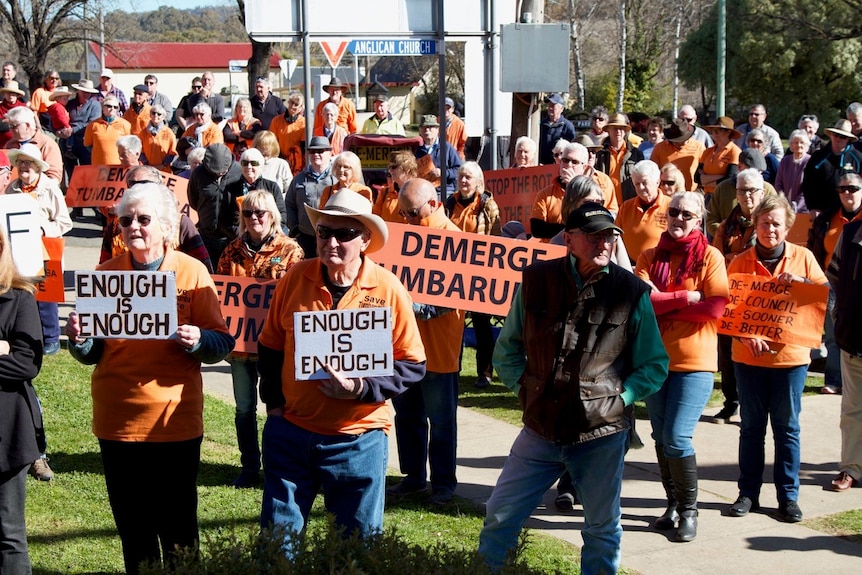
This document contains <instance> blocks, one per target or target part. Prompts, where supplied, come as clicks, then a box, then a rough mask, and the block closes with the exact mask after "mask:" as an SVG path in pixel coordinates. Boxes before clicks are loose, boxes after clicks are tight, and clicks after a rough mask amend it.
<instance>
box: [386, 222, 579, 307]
mask: <svg viewBox="0 0 862 575" xmlns="http://www.w3.org/2000/svg"><path fill="white" fill-rule="evenodd" d="M386 225H387V226H388V227H389V241H387V242H386V246H384V248H383V249H381V250H380V251H378V252H374V253H373V254H371V257H372V259H373V260H374V261H376V262H377V263H379V264H380V265H382V266H383V267H385V268H386V269H388V270H389V271H391V272H392V273H394V274H395V276H396V277H398V279H399V280H400V281H401V283H403V284H404V286H405V287H406V288H407V291H409V292H410V294H411V295H412V296H413V299H414V300H416V301H417V302H421V303H424V304H432V305H440V306H444V307H450V308H455V309H461V310H465V311H476V312H482V313H487V314H492V315H506V314H507V313H509V306H510V305H511V302H512V298H513V297H514V296H515V290H516V289H517V287H518V286H519V285H520V284H521V272H523V271H524V268H526V267H527V266H528V265H530V264H532V263H534V262H536V261H539V260H549V259H554V258H558V257H563V256H564V255H565V254H566V248H565V247H563V246H556V245H553V246H552V245H550V244H540V243H536V242H525V241H520V240H510V239H507V238H502V237H499V236H485V235H480V234H471V233H465V232H451V231H447V230H437V229H430V228H426V227H419V226H407V225H404V224H394V223H390V222H387V224H386Z"/></svg>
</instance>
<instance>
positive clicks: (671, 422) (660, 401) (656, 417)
mask: <svg viewBox="0 0 862 575" xmlns="http://www.w3.org/2000/svg"><path fill="white" fill-rule="evenodd" d="M714 384H715V377H714V376H713V374H712V373H711V372H705V371H693V372H681V371H671V372H670V373H669V374H668V376H667V379H666V380H664V384H662V386H661V389H659V390H658V391H657V392H655V393H654V394H652V395H650V396H649V397H647V398H646V406H647V410H648V411H649V420H650V423H652V438H653V439H654V440H655V442H656V445H661V446H662V447H664V454H665V456H667V457H668V458H669V459H680V458H682V457H688V456H690V455H694V445H693V444H692V442H691V438H692V437H693V436H694V428H695V427H696V426H697V422H698V420H699V419H700V415H701V414H702V413H703V408H704V407H706V403H707V402H708V401H709V397H710V395H712V387H713V385H714Z"/></svg>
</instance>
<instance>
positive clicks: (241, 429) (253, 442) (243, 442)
mask: <svg viewBox="0 0 862 575" xmlns="http://www.w3.org/2000/svg"><path fill="white" fill-rule="evenodd" d="M234 425H235V426H236V442H237V446H238V447H239V460H240V463H241V464H242V469H243V471H246V472H248V473H254V474H257V473H259V472H260V445H259V444H258V440H257V414H256V413H255V412H254V411H251V412H243V413H236V414H234Z"/></svg>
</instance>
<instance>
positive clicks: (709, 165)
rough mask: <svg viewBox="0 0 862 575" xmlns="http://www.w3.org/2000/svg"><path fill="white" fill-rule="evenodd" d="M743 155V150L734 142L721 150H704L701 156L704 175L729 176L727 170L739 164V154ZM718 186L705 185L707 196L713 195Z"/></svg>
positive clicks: (712, 148) (713, 148)
mask: <svg viewBox="0 0 862 575" xmlns="http://www.w3.org/2000/svg"><path fill="white" fill-rule="evenodd" d="M741 153H742V150H740V149H739V146H737V145H736V144H734V143H733V142H730V143H728V144H727V145H726V146H725V147H723V148H721V149H718V148H716V147H715V146H713V147H711V148H709V149H707V150H704V151H703V154H702V155H701V156H700V163H701V164H703V173H704V174H706V175H708V176H725V175H727V168H728V167H730V166H735V165H736V164H738V163H739V154H741ZM717 185H718V184H717V183H714V184H704V185H703V190H704V192H706V193H707V194H711V193H712V192H713V191H715V186H717Z"/></svg>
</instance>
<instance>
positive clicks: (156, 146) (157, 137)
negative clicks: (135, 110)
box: [140, 104, 177, 172]
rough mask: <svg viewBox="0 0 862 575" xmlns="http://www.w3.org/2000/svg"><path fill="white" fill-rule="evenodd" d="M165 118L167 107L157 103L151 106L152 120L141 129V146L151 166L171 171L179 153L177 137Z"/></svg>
mask: <svg viewBox="0 0 862 575" xmlns="http://www.w3.org/2000/svg"><path fill="white" fill-rule="evenodd" d="M164 120H165V109H164V108H163V107H162V106H161V105H159V104H155V105H153V106H152V107H151V108H150V122H149V123H148V124H147V127H146V128H144V129H143V130H141V134H140V138H141V147H142V149H143V154H144V158H146V159H147V163H148V164H149V165H151V166H155V167H156V168H158V169H160V170H162V171H163V172H170V171H171V162H172V161H173V159H174V158H175V157H176V155H177V137H176V136H174V131H173V130H171V129H170V128H169V127H168V125H167V123H166V122H165V121H164Z"/></svg>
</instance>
